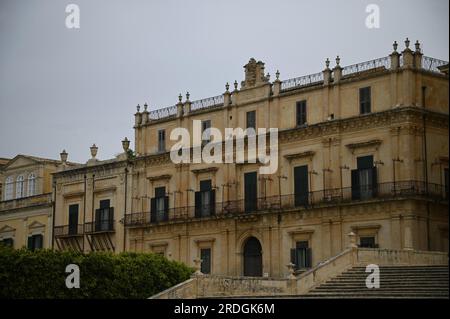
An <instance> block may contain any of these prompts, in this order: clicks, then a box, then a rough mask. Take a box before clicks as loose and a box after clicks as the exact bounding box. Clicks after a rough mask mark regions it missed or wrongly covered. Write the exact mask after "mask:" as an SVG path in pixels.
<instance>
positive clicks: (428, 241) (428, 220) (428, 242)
mask: <svg viewBox="0 0 450 319" xmlns="http://www.w3.org/2000/svg"><path fill="white" fill-rule="evenodd" d="M426 91H427V87H426V86H422V107H423V109H424V112H423V115H422V123H423V148H424V150H423V151H424V158H423V161H424V165H425V171H424V173H425V194H426V195H428V150H427V131H426V128H427V126H426V114H425V110H426V104H425V94H426ZM426 205H427V250H431V245H430V203H429V202H428V201H427V202H426Z"/></svg>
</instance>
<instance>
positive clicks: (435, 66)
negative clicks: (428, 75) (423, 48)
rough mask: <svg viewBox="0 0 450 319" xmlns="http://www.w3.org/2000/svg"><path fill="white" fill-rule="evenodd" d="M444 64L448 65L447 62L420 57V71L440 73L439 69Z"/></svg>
mask: <svg viewBox="0 0 450 319" xmlns="http://www.w3.org/2000/svg"><path fill="white" fill-rule="evenodd" d="M446 64H448V61H443V60H439V59H435V58H431V57H429V56H425V55H424V56H423V57H422V69H424V70H427V71H431V72H436V73H441V71H440V70H439V67H440V66H443V65H446Z"/></svg>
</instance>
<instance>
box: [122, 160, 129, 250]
mask: <svg viewBox="0 0 450 319" xmlns="http://www.w3.org/2000/svg"><path fill="white" fill-rule="evenodd" d="M127 185H128V168H127V167H125V192H124V193H125V199H124V202H125V205H124V206H125V207H124V214H123V251H125V247H126V236H127V229H126V228H125V222H126V216H127V188H128V186H127Z"/></svg>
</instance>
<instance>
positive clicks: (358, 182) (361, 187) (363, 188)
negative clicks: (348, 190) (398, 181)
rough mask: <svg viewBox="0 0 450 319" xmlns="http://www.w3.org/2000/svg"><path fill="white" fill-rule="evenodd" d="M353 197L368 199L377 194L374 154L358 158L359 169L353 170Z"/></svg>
mask: <svg viewBox="0 0 450 319" xmlns="http://www.w3.org/2000/svg"><path fill="white" fill-rule="evenodd" d="M351 175H352V199H355V200H356V199H368V198H372V197H374V196H375V195H376V194H377V189H378V179H377V168H376V167H374V164H373V156H371V155H370V156H363V157H358V158H357V169H355V170H352V172H351Z"/></svg>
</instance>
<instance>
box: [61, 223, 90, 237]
mask: <svg viewBox="0 0 450 319" xmlns="http://www.w3.org/2000/svg"><path fill="white" fill-rule="evenodd" d="M54 234H55V237H75V236H83V234H84V226H83V224H78V225H64V226H55V228H54Z"/></svg>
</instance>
